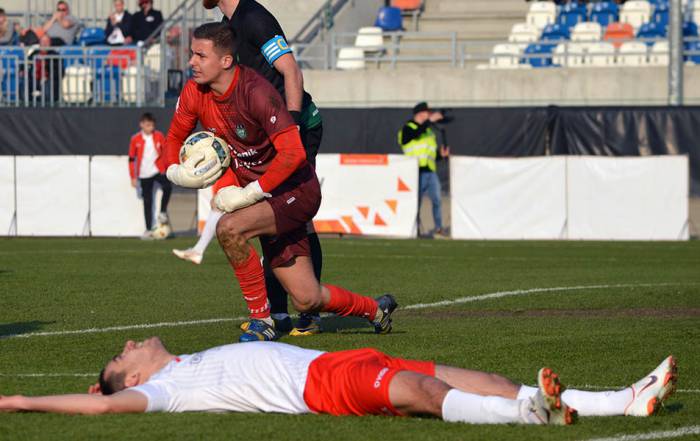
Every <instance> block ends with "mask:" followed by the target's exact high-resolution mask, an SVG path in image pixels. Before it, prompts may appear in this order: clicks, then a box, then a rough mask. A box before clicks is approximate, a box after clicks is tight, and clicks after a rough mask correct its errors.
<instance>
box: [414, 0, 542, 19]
mask: <svg viewBox="0 0 700 441" xmlns="http://www.w3.org/2000/svg"><path fill="white" fill-rule="evenodd" d="M528 8H529V4H528V3H527V2H525V1H522V0H429V1H426V3H425V12H428V13H432V12H437V13H461V12H467V13H480V12H489V11H490V12H492V13H494V12H497V13H500V12H515V13H521V14H522V15H523V16H525V14H526V13H527V10H528Z"/></svg>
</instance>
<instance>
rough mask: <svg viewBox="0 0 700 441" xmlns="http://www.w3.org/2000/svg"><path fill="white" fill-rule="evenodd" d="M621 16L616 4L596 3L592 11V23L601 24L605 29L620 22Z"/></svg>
mask: <svg viewBox="0 0 700 441" xmlns="http://www.w3.org/2000/svg"><path fill="white" fill-rule="evenodd" d="M619 14H620V11H619V8H618V7H617V4H616V3H612V2H599V3H594V4H593V8H592V9H591V21H594V22H596V23H599V24H600V25H601V26H602V27H603V28H606V27H607V26H608V25H609V24H610V23H615V22H617V21H618V20H619Z"/></svg>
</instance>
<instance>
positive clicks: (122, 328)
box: [0, 283, 682, 340]
mask: <svg viewBox="0 0 700 441" xmlns="http://www.w3.org/2000/svg"><path fill="white" fill-rule="evenodd" d="M670 285H682V284H681V283H624V284H617V285H582V286H560V287H553V288H531V289H519V290H515V291H497V292H493V293H489V294H482V295H478V296H470V297H460V298H457V299H454V300H442V301H440V302H434V303H417V304H413V305H408V306H405V307H403V308H401V309H425V308H434V307H439V306H448V305H455V304H460V303H470V302H478V301H482V300H491V299H498V298H501V297H512V296H520V295H527V294H535V293H543V292H558V291H577V290H584V289H612V288H640V287H653V286H670ZM245 319H246V317H233V318H230V317H229V318H226V317H223V318H213V319H204V320H188V321H178V322H160V323H144V324H140V325H123V326H110V327H107V328H88V329H75V330H66V331H47V332H30V333H27V334H10V335H4V336H0V340H3V339H9V338H29V337H52V336H59V335H75V334H96V333H101V332H112V331H128V330H131V329H154V328H175V327H180V326H194V325H206V324H211V323H224V322H234V321H239V322H240V321H243V320H245Z"/></svg>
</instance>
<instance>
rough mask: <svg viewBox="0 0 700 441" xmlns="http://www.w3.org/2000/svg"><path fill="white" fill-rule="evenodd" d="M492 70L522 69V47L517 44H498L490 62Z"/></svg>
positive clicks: (494, 48)
mask: <svg viewBox="0 0 700 441" xmlns="http://www.w3.org/2000/svg"><path fill="white" fill-rule="evenodd" d="M489 67H491V68H492V69H517V68H519V67H520V47H519V46H518V45H517V44H497V45H496V46H494V47H493V55H491V59H490V60H489Z"/></svg>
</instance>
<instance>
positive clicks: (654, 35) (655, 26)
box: [637, 22, 666, 46]
mask: <svg viewBox="0 0 700 441" xmlns="http://www.w3.org/2000/svg"><path fill="white" fill-rule="evenodd" d="M665 37H666V27H665V26H661V25H660V24H659V23H654V22H649V23H644V24H643V25H642V26H641V27H640V28H639V31H638V32H637V38H644V39H659V38H665ZM646 43H647V44H648V45H649V46H651V45H653V44H654V42H653V41H647V42H646Z"/></svg>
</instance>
